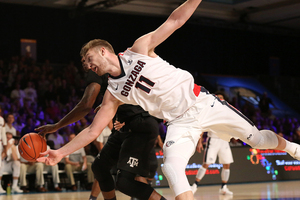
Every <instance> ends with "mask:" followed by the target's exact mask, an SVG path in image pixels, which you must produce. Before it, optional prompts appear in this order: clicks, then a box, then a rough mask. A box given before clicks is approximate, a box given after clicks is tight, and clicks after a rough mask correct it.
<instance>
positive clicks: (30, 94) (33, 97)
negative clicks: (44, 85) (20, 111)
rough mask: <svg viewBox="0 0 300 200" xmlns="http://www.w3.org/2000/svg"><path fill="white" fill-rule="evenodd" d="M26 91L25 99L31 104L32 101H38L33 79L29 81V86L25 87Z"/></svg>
mask: <svg viewBox="0 0 300 200" xmlns="http://www.w3.org/2000/svg"><path fill="white" fill-rule="evenodd" d="M24 93H25V100H26V101H28V102H30V104H31V103H32V102H37V92H36V89H35V88H34V84H33V82H32V81H28V83H27V87H26V88H25V89H24Z"/></svg>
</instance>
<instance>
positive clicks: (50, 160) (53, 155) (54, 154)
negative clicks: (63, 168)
mask: <svg viewBox="0 0 300 200" xmlns="http://www.w3.org/2000/svg"><path fill="white" fill-rule="evenodd" d="M40 155H41V156H42V157H40V158H37V159H36V161H37V162H43V163H45V164H46V165H51V166H54V165H56V164H57V163H58V162H59V161H61V159H62V158H63V157H62V156H61V154H60V153H59V152H58V151H57V150H52V149H48V150H47V151H45V152H42V153H41V154H40ZM46 155H48V156H47V157H44V156H46Z"/></svg>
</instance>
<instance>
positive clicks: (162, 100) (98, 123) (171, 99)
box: [37, 0, 300, 200]
mask: <svg viewBox="0 0 300 200" xmlns="http://www.w3.org/2000/svg"><path fill="white" fill-rule="evenodd" d="M200 2H201V0H187V1H186V2H184V3H183V4H182V5H181V6H179V7H178V8H177V9H175V10H174V11H173V12H172V14H171V15H170V16H169V18H168V19H167V20H166V21H165V22H164V23H163V24H162V25H161V26H160V27H158V28H157V29H156V30H154V31H152V32H150V33H148V34H146V35H144V36H142V37H140V38H138V39H137V40H136V41H135V42H134V44H133V45H132V46H131V47H130V48H128V49H127V50H126V51H125V52H124V53H120V54H118V55H116V54H115V53H114V50H113V48H112V46H111V45H110V44H109V43H108V42H107V41H104V40H100V39H96V40H92V41H90V42H88V43H87V44H85V45H84V46H83V48H82V49H81V52H80V54H81V56H82V57H84V59H85V61H86V63H87V65H85V67H86V68H87V69H88V70H93V71H94V72H95V73H97V74H98V75H100V76H101V75H103V74H105V73H109V74H110V76H109V80H108V83H109V86H108V88H107V90H106V92H105V95H104V98H103V102H102V106H101V108H100V110H99V111H98V113H97V114H96V116H95V118H94V121H93V123H92V124H91V125H90V126H89V127H87V128H86V129H84V130H83V131H81V132H80V133H79V134H78V135H77V136H76V137H75V138H74V139H73V140H72V141H71V142H69V143H68V144H66V145H65V146H63V147H62V148H60V149H58V150H49V151H46V152H44V153H42V155H47V154H49V156H48V157H42V158H38V159H37V161H39V162H45V163H46V164H48V165H54V164H56V163H57V162H59V161H60V160H61V159H62V158H63V157H65V156H66V155H68V154H70V153H72V152H74V151H76V150H77V149H79V148H81V147H84V146H86V145H87V144H89V143H90V142H91V141H93V140H94V139H95V138H97V137H98V135H99V134H100V133H101V132H102V130H103V129H104V128H105V127H106V125H107V124H108V123H109V122H110V121H111V120H112V118H113V117H114V115H115V113H116V111H117V109H118V106H119V105H121V104H124V103H127V104H133V105H140V106H141V107H142V108H143V109H144V110H146V111H148V112H149V113H150V114H151V115H152V116H155V117H157V118H159V119H164V120H166V121H168V122H169V126H168V130H167V136H166V140H165V144H164V148H163V151H164V165H163V168H162V169H163V172H164V174H165V176H166V177H167V179H168V183H169V186H170V188H171V189H172V190H173V191H174V193H175V196H176V197H175V199H176V200H193V199H194V197H193V193H192V191H191V187H190V185H189V182H188V180H187V177H186V175H185V167H186V165H187V163H188V160H189V158H190V157H191V156H192V155H193V154H194V152H195V148H196V145H197V142H198V140H199V138H200V135H201V134H202V132H206V131H212V132H214V133H215V134H217V135H218V137H220V138H222V139H225V140H227V141H229V139H230V138H231V137H236V138H239V139H240V140H242V141H244V142H245V143H247V144H249V145H250V146H252V147H253V148H258V149H278V150H284V151H287V152H288V153H289V154H290V155H291V156H293V157H295V158H297V159H300V146H299V145H297V144H295V143H290V142H288V141H286V140H285V139H284V138H282V137H279V136H277V135H276V134H275V133H274V132H272V131H269V130H262V131H259V130H258V129H257V128H256V127H255V126H254V124H253V123H252V122H251V121H250V120H249V119H247V118H246V117H245V116H243V115H242V114H241V113H240V112H238V111H237V110H236V109H234V108H233V107H232V106H230V105H229V104H228V103H227V102H223V101H221V100H219V98H217V97H216V96H215V95H212V94H210V93H209V92H208V91H207V90H206V89H205V88H204V87H200V86H198V85H195V84H194V79H193V76H192V75H191V74H190V73H189V72H187V71H184V70H181V69H178V68H175V67H174V66H172V65H170V64H169V63H168V62H166V61H164V60H163V59H162V58H160V57H159V56H158V55H157V54H156V53H155V52H154V49H155V48H156V47H157V46H158V45H159V44H160V43H162V42H163V41H164V40H166V39H167V38H168V37H169V36H170V35H171V34H172V33H173V32H174V31H175V30H177V29H178V28H180V27H181V26H182V25H184V23H185V22H186V21H187V20H188V19H189V18H190V17H191V15H192V14H193V13H194V11H195V10H196V9H197V7H198V5H199V4H200ZM180 50H182V47H180V48H179V47H178V51H180Z"/></svg>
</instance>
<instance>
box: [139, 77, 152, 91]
mask: <svg viewBox="0 0 300 200" xmlns="http://www.w3.org/2000/svg"><path fill="white" fill-rule="evenodd" d="M142 82H144V83H146V84H147V86H148V87H146V86H145V85H143V84H142ZM154 84H155V83H153V82H152V81H150V80H149V79H147V78H146V77H144V76H140V78H139V81H138V82H136V84H135V87H136V88H140V89H141V90H143V91H145V92H147V93H148V94H149V93H150V91H151V89H150V88H149V86H150V87H153V86H154Z"/></svg>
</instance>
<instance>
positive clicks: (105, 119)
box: [37, 90, 121, 165]
mask: <svg viewBox="0 0 300 200" xmlns="http://www.w3.org/2000/svg"><path fill="white" fill-rule="evenodd" d="M120 104H121V102H120V101H119V100H117V99H116V98H115V97H114V96H113V95H112V94H111V93H110V92H109V91H108V90H106V92H105V95H104V98H103V103H102V106H101V108H100V110H99V111H98V112H97V114H96V116H95V118H94V120H93V122H92V124H91V125H90V126H88V127H87V128H85V129H84V130H82V131H81V132H80V133H79V134H78V135H77V136H76V137H75V138H74V139H72V140H71V141H70V142H68V143H67V144H66V145H65V146H63V147H61V148H60V149H58V150H56V151H53V150H52V151H51V150H50V151H47V152H46V153H43V154H42V155H47V154H48V153H49V156H48V157H45V158H38V159H37V161H38V162H44V163H46V164H48V165H55V164H56V163H58V162H59V161H60V160H61V159H62V158H63V157H65V156H67V155H69V154H71V153H73V152H74V151H76V150H78V149H80V148H83V147H85V146H86V145H88V144H89V143H91V142H92V141H94V140H95V139H96V138H97V137H98V136H99V134H101V133H102V131H103V129H104V128H105V127H106V126H107V124H108V123H109V122H110V121H111V120H112V118H113V117H114V116H115V114H116V112H117V109H118V107H119V105H120Z"/></svg>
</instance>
